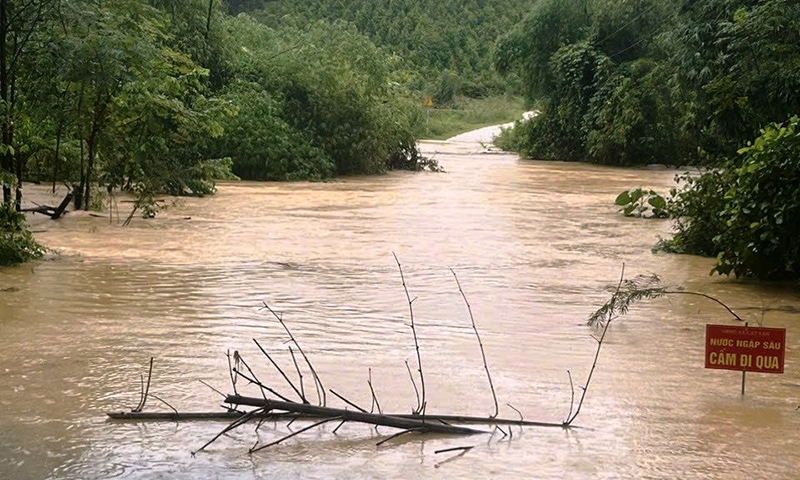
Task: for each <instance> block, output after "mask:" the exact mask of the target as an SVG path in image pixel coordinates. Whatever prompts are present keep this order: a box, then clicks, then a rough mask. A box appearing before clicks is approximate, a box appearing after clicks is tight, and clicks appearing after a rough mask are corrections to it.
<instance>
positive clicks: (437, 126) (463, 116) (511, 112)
mask: <svg viewBox="0 0 800 480" xmlns="http://www.w3.org/2000/svg"><path fill="white" fill-rule="evenodd" d="M525 110H526V108H525V101H524V100H523V99H522V97H514V96H498V97H489V98H481V99H469V98H458V99H456V100H455V101H454V102H453V104H451V105H447V106H443V107H442V108H431V109H430V121H429V122H428V123H427V125H425V124H423V125H421V126H420V128H419V131H418V133H417V135H418V136H419V137H420V138H425V139H430V140H445V139H448V138H450V137H452V136H454V135H458V134H459V133H464V132H468V131H470V130H475V129H478V128H482V127H487V126H489V125H497V124H500V123H506V122H513V121H514V120H517V119H519V118H520V116H521V115H522V113H523V112H524V111H525Z"/></svg>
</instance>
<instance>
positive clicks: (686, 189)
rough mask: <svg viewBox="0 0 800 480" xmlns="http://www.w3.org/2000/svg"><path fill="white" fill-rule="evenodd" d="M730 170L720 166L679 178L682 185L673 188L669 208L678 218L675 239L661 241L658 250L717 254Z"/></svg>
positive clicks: (723, 223) (673, 216) (723, 227)
mask: <svg viewBox="0 0 800 480" xmlns="http://www.w3.org/2000/svg"><path fill="white" fill-rule="evenodd" d="M728 176H729V175H728V173H727V171H726V170H722V169H716V170H710V171H707V172H705V173H704V174H702V175H700V176H697V175H696V174H695V175H692V174H689V173H684V174H682V175H678V176H676V177H675V181H676V182H677V183H678V187H676V188H673V189H672V190H671V191H670V198H669V201H668V210H669V214H670V216H671V217H672V218H674V219H675V226H674V229H675V233H674V235H673V237H672V238H670V239H664V240H661V241H660V242H659V243H658V245H657V246H656V250H663V251H666V252H671V253H689V254H694V255H704V256H707V257H713V256H716V255H717V252H718V251H719V250H718V247H717V244H716V243H715V242H714V237H716V236H717V235H719V234H720V233H721V232H723V231H724V229H725V222H724V221H723V219H722V218H721V217H720V211H721V210H722V205H723V202H724V199H725V191H726V189H727V186H726V185H727V184H728Z"/></svg>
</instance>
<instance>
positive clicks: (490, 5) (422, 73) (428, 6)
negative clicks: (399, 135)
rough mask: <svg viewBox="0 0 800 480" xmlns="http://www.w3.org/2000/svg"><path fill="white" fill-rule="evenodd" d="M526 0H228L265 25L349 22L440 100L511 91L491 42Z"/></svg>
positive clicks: (513, 87) (518, 14)
mask: <svg viewBox="0 0 800 480" xmlns="http://www.w3.org/2000/svg"><path fill="white" fill-rule="evenodd" d="M531 4H532V2H530V1H529V0H496V1H488V0H417V1H413V2H399V1H385V0H383V1H381V0H351V1H347V2H343V1H340V0H306V1H292V0H277V1H258V0H250V1H239V2H231V7H232V8H233V9H234V11H242V10H247V11H251V12H252V14H253V15H254V16H255V17H256V18H258V19H259V20H261V21H263V22H264V23H266V24H267V25H269V26H272V27H278V26H280V25H287V24H288V25H293V26H295V27H302V26H303V25H306V24H309V23H313V22H314V21H317V20H327V21H336V20H342V21H346V22H348V23H352V24H353V25H355V26H356V27H357V28H358V31H359V32H361V33H363V34H365V35H367V36H368V37H369V38H370V39H371V40H372V41H373V42H375V44H377V45H378V46H380V47H383V48H384V49H386V50H387V51H388V52H390V53H392V54H394V55H397V56H399V57H400V58H401V59H402V61H403V65H404V66H405V67H406V68H407V69H408V70H409V71H410V74H411V75H412V78H411V80H412V82H411V88H413V89H414V90H419V91H426V92H428V93H429V94H430V95H432V96H433V97H434V100H435V101H437V103H442V102H443V101H444V102H446V101H447V100H449V99H451V98H452V96H453V95H454V94H460V95H464V96H467V97H472V98H479V97H486V96H490V95H497V94H502V93H506V92H509V91H514V90H516V89H517V88H518V82H516V79H515V78H513V76H512V77H506V78H503V77H501V76H500V75H498V74H497V73H496V71H495V70H494V68H492V58H493V57H492V55H493V50H494V45H495V42H496V40H497V38H499V37H500V36H501V35H503V34H504V33H505V32H507V31H508V30H509V29H511V28H512V27H513V26H514V25H515V24H516V23H517V22H519V21H520V20H521V19H522V18H523V17H524V15H525V14H526V13H527V12H528V11H529V10H530V7H531Z"/></svg>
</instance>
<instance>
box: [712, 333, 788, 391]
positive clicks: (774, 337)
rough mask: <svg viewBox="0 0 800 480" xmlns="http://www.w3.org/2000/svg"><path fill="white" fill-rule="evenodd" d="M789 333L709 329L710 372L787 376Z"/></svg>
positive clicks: (743, 379)
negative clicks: (785, 373) (787, 340)
mask: <svg viewBox="0 0 800 480" xmlns="http://www.w3.org/2000/svg"><path fill="white" fill-rule="evenodd" d="M785 356H786V329H784V328H764V327H748V326H747V324H745V326H744V327H739V326H728V325H706V357H705V359H706V368H714V369H723V370H736V371H741V372H742V395H744V386H745V373H746V372H757V373H783V360H784V357H785Z"/></svg>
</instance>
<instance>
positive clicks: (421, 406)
mask: <svg viewBox="0 0 800 480" xmlns="http://www.w3.org/2000/svg"><path fill="white" fill-rule="evenodd" d="M392 255H394V260H395V262H397V269H398V270H399V271H400V280H401V281H402V283H403V291H405V292H406V299H407V300H408V316H409V317H410V319H411V333H413V334H414V349H415V350H416V352H417V367H418V368H417V371H418V372H419V382H420V387H421V389H422V396H421V397H419V398H418V400H417V408H416V409H415V410H414V411H415V412H416V413H417V414H422V415H425V403H426V402H425V375H424V374H423V373H422V356H421V355H420V353H419V340H418V339H417V328H416V325H415V324H414V307H413V306H412V304H413V303H414V300H416V298H414V300H412V299H411V295H410V294H409V293H408V286H406V277H405V275H403V266H402V265H400V259H398V258H397V254H395V253H394V252H392ZM414 388H415V389H416V384H415V385H414Z"/></svg>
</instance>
